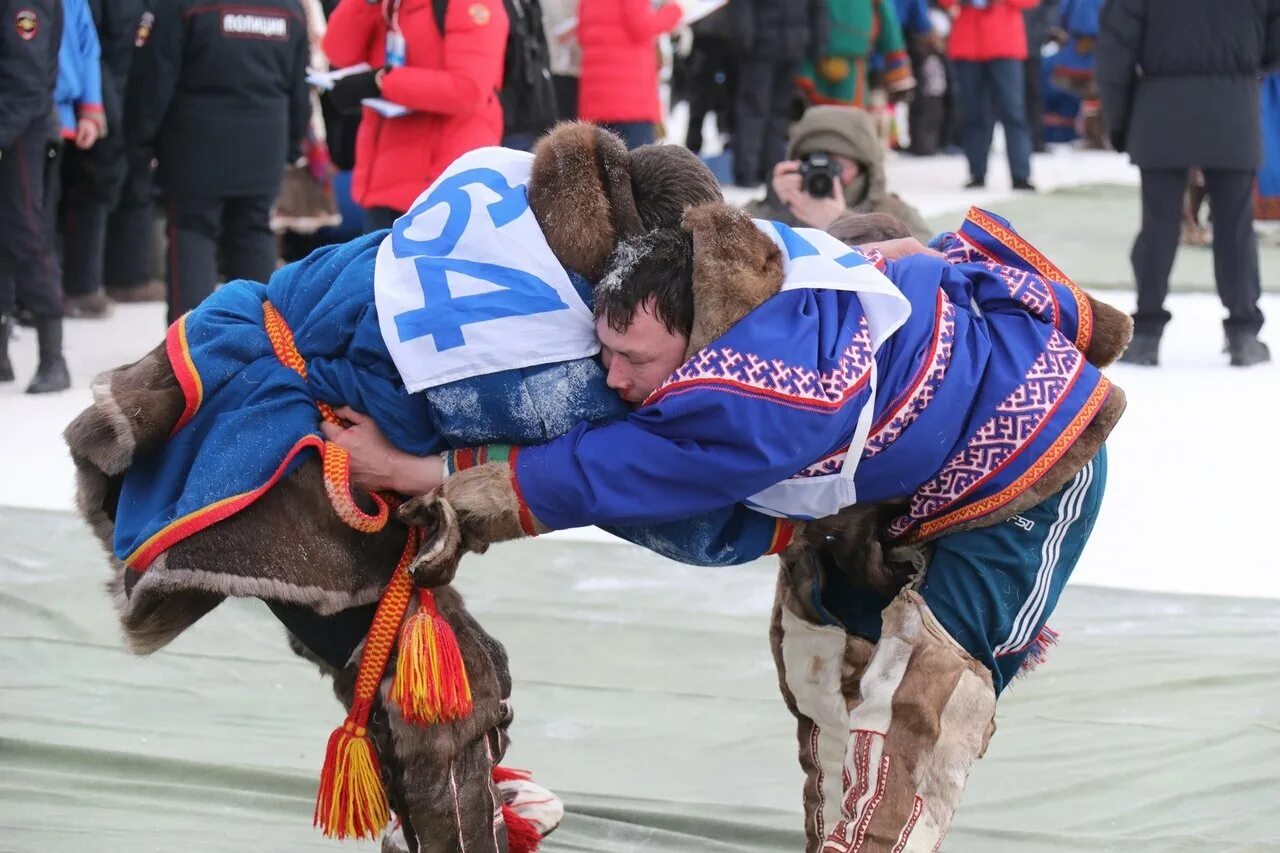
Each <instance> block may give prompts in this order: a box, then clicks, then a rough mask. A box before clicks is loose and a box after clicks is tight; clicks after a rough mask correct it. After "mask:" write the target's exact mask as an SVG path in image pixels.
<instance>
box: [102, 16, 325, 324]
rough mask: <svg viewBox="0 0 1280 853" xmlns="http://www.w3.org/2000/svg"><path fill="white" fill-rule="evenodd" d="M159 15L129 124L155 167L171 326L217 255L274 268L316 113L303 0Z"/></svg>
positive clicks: (212, 271)
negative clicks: (287, 185)
mask: <svg viewBox="0 0 1280 853" xmlns="http://www.w3.org/2000/svg"><path fill="white" fill-rule="evenodd" d="M152 13H153V15H154V21H153V23H152V28H151V33H150V37H149V38H148V39H147V40H146V43H145V44H144V45H143V46H142V47H141V48H140V49H139V50H138V53H137V55H136V56H135V57H134V69H133V77H132V79H131V80H130V84H129V92H128V103H127V106H126V112H125V130H126V132H127V134H128V135H129V144H130V145H131V146H133V147H134V148H135V149H137V150H135V152H134V154H133V155H132V156H134V157H140V156H142V157H145V156H146V152H154V156H155V158H156V160H157V161H158V163H159V166H158V169H157V171H156V179H157V181H158V182H159V185H160V189H161V192H162V193H163V196H164V201H165V214H166V219H167V223H168V225H167V227H168V238H169V249H168V263H167V265H166V266H167V269H166V278H167V288H168V294H167V299H168V303H169V321H170V322H172V321H174V320H176V319H177V318H178V317H180V316H181V315H182V314H183V313H185V312H186V311H188V310H190V309H192V308H194V307H195V306H196V305H198V304H199V303H200V301H201V300H202V299H204V298H205V297H206V296H208V295H209V294H210V293H212V292H213V289H214V287H215V285H216V283H217V281H218V261H219V258H221V261H222V267H223V270H224V271H225V273H226V275H227V277H228V278H229V279H231V278H246V279H251V280H254V281H263V282H265V281H266V280H267V278H269V277H270V275H271V273H272V271H273V270H274V269H275V265H276V247H275V237H274V235H273V234H272V232H271V228H270V213H271V206H272V204H273V203H274V201H275V199H276V196H277V194H278V193H279V190H280V182H281V180H282V177H283V173H284V167H285V163H286V162H287V161H292V160H296V159H297V158H298V156H300V150H301V143H302V139H303V136H304V134H305V133H306V129H307V121H308V118H309V116H310V103H309V100H308V86H307V82H306V68H307V58H308V46H307V28H306V22H305V18H304V16H303V12H302V7H301V6H300V5H299V3H298V2H297V0H245V2H242V3H237V4H235V5H220V4H211V3H208V2H206V0H165V2H160V3H156V4H155V7H154V8H153V10H152ZM139 152H142V153H141V154H140V153H139Z"/></svg>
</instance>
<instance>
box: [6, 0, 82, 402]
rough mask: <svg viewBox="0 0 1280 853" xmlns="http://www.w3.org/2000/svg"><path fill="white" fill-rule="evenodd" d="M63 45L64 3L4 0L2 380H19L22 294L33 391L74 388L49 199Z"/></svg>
mask: <svg viewBox="0 0 1280 853" xmlns="http://www.w3.org/2000/svg"><path fill="white" fill-rule="evenodd" d="M61 41H62V2H61V0H0V382H12V381H13V379H14V375H13V366H12V365H11V364H10V362H9V333H10V328H11V326H12V320H11V319H10V318H11V317H12V316H13V313H14V311H15V310H16V309H17V307H18V298H19V296H20V297H21V301H22V305H23V307H24V308H26V309H27V310H28V311H30V312H31V315H32V317H33V318H34V322H35V327H36V336H37V340H38V341H39V348H40V363H39V367H37V369H36V375H35V378H34V379H33V380H32V381H31V384H30V385H29V386H28V387H27V392H28V393H31V394H40V393H45V392H49V391H61V390H63V389H65V388H68V387H69V386H70V385H71V379H70V377H69V376H68V375H67V363H66V361H65V360H64V359H63V357H62V297H61V294H60V290H61V286H62V271H61V269H60V268H59V264H58V256H57V253H56V252H55V251H54V243H53V232H52V230H51V229H50V228H49V226H48V216H47V215H46V212H45V210H44V202H43V199H44V180H45V162H46V159H47V155H48V150H49V142H50V140H51V139H55V138H56V137H57V126H56V118H55V115H54V111H53V90H54V86H55V85H56V84H57V81H58V47H59V45H60V43H61Z"/></svg>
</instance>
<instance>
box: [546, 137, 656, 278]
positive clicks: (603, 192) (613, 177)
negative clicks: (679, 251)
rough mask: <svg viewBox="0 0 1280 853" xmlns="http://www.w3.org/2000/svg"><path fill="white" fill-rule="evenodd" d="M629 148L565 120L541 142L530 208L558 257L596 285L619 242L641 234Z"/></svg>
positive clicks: (617, 139)
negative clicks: (632, 186)
mask: <svg viewBox="0 0 1280 853" xmlns="http://www.w3.org/2000/svg"><path fill="white" fill-rule="evenodd" d="M627 164H628V158H627V149H626V146H625V145H623V144H622V140H620V139H619V138H618V137H617V136H614V135H613V134H612V133H609V132H608V131H606V130H604V129H603V128H599V127H596V126H595V125H594V124H590V123H587V122H564V123H561V124H559V125H556V126H555V127H554V128H552V130H551V132H549V133H548V134H547V135H546V136H544V137H542V139H541V140H539V141H538V144H537V146H536V147H535V148H534V152H533V174H532V176H531V178H530V180H529V207H530V208H532V210H533V215H534V217H536V218H537V220H538V225H539V226H541V228H542V233H543V235H544V236H545V237H546V239H547V245H549V246H550V247H551V251H552V252H553V253H555V256H556V259H557V260H559V261H560V263H562V264H564V266H565V267H567V268H569V269H571V270H573V271H574V272H577V273H580V274H581V275H583V276H585V277H586V278H587V279H588V280H589V281H591V282H596V281H599V280H600V277H601V276H602V275H603V274H604V269H605V266H606V265H607V264H608V261H609V257H610V256H611V255H612V254H613V249H614V246H616V245H617V243H618V241H620V240H624V239H626V238H627V237H633V236H636V235H638V234H640V233H641V231H642V226H641V224H640V214H639V213H637V212H636V202H635V198H634V197H633V195H632V190H631V173H630V170H629V168H628V165H627Z"/></svg>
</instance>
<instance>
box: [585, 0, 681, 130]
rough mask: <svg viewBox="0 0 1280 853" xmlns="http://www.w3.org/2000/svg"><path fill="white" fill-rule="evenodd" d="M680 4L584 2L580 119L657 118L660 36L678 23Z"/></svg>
mask: <svg viewBox="0 0 1280 853" xmlns="http://www.w3.org/2000/svg"><path fill="white" fill-rule="evenodd" d="M680 15H681V12H680V7H679V6H676V5H675V4H668V5H666V6H663V7H662V8H661V9H658V10H656V11H655V10H654V8H653V6H652V4H651V3H650V2H649V0H582V4H581V6H579V7H578V44H579V45H581V46H582V78H581V81H580V83H579V89H578V117H579V118H583V119H588V120H590V121H655V122H656V121H659V120H660V119H661V118H662V105H661V104H660V103H659V101H658V48H657V39H658V36H660V35H661V34H663V33H667V32H670V31H671V30H673V29H675V28H676V25H677V24H679V23H680Z"/></svg>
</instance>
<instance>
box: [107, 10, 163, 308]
mask: <svg viewBox="0 0 1280 853" xmlns="http://www.w3.org/2000/svg"><path fill="white" fill-rule="evenodd" d="M140 1H141V2H143V3H145V4H146V5H147V6H148V8H147V9H146V11H144V12H143V13H142V15H141V17H140V18H138V20H137V21H135V22H134V32H133V42H132V45H131V48H132V49H131V50H130V51H129V53H128V56H127V59H124V61H123V62H122V72H121V73H122V74H124V75H125V77H124V79H125V81H126V82H125V86H124V89H123V94H124V108H123V112H124V114H125V115H126V116H127V115H128V112H129V110H128V104H129V92H130V91H131V90H132V89H133V88H134V87H135V86H138V85H142V86H144V87H146V86H149V85H150V82H149V81H145V80H141V79H140V76H139V75H138V74H137V67H136V66H137V63H136V62H135V61H134V60H135V58H136V57H137V54H138V53H139V52H140V51H141V50H142V48H144V47H145V46H146V44H147V42H148V41H149V40H150V39H151V30H152V27H153V25H154V24H155V17H156V16H155V13H154V12H152V11H151V9H150V8H149V6H150V2H149V0H140ZM121 130H122V131H123V133H122V135H123V137H124V139H123V144H124V149H125V156H124V161H123V168H124V179H123V183H122V184H121V186H120V198H119V200H118V201H117V202H116V206H115V207H114V208H113V209H112V211H111V215H110V216H109V217H108V218H107V237H106V247H105V251H104V252H103V259H102V284H103V288H104V290H105V291H106V293H107V296H108V297H109V298H110V299H111V301H112V302H163V301H164V299H165V293H166V290H167V288H166V287H165V283H164V282H163V281H162V280H161V279H162V278H163V277H164V269H163V265H162V264H160V265H158V264H157V261H158V258H157V251H156V248H157V245H158V244H159V242H160V239H161V236H162V234H163V231H164V226H163V220H162V219H161V218H160V217H158V216H157V213H156V211H157V207H156V187H155V176H154V175H153V174H152V162H151V154H152V152H151V151H150V150H149V149H147V148H145V147H141V146H138V145H131V144H129V139H130V138H131V137H132V136H133V135H134V134H133V133H131V132H130V129H129V128H128V127H127V126H122V127H121ZM158 223H159V227H157V224H158ZM157 266H159V269H157Z"/></svg>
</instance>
